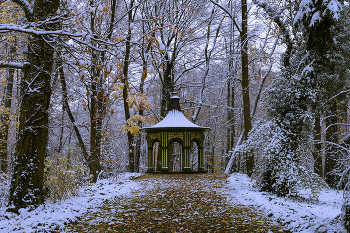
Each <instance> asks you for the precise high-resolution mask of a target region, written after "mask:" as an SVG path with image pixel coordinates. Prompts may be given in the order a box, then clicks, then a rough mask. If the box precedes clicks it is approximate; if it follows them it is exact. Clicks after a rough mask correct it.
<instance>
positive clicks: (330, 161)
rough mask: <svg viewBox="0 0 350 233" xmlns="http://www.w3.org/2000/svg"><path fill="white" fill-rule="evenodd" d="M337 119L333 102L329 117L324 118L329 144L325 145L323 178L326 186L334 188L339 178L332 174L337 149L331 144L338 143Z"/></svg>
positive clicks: (335, 162)
mask: <svg viewBox="0 0 350 233" xmlns="http://www.w3.org/2000/svg"><path fill="white" fill-rule="evenodd" d="M337 121H338V119H337V102H336V101H335V100H334V101H333V103H332V106H331V109H330V115H329V116H328V117H327V118H326V127H327V131H326V141H327V142H330V143H328V144H326V157H325V168H324V173H325V178H326V182H327V184H328V185H329V186H330V187H332V188H336V186H337V184H338V181H339V177H338V176H337V175H336V174H334V170H335V168H336V165H337V159H338V156H337V148H336V147H335V146H334V145H333V144H331V143H338V136H339V135H338V127H337V125H334V124H336V123H337Z"/></svg>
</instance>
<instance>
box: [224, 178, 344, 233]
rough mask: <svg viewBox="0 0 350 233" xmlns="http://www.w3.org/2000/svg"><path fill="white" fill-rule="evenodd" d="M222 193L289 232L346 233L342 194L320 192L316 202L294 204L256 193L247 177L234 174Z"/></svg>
mask: <svg viewBox="0 0 350 233" xmlns="http://www.w3.org/2000/svg"><path fill="white" fill-rule="evenodd" d="M222 192H223V193H225V194H227V195H228V196H229V201H230V202H232V203H233V204H237V201H238V202H239V203H241V204H243V205H246V206H251V205H253V206H254V207H256V208H257V209H259V210H261V211H262V212H263V213H266V215H267V216H268V217H271V218H273V219H274V220H276V221H277V222H280V223H281V224H282V225H284V226H285V228H286V229H288V230H290V231H292V232H304V233H308V232H310V233H311V232H312V233H313V232H337V233H346V230H345V228H344V227H343V226H342V225H341V222H340V214H341V205H342V202H343V191H339V190H332V189H330V190H322V191H321V193H320V195H319V197H318V200H309V201H301V200H294V199H291V198H283V197H277V196H275V195H272V194H269V193H266V192H259V191H258V190H257V189H256V188H254V187H253V183H252V182H251V181H250V178H249V177H248V176H247V175H246V174H237V173H235V174H232V175H231V176H230V177H229V178H228V185H227V188H226V189H224V190H223V191H222ZM305 192H307V190H306V191H305ZM306 194H307V193H306Z"/></svg>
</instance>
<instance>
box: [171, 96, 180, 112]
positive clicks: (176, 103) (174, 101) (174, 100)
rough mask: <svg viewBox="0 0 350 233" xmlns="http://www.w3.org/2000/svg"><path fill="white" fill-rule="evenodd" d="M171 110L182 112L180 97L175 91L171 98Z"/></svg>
mask: <svg viewBox="0 0 350 233" xmlns="http://www.w3.org/2000/svg"><path fill="white" fill-rule="evenodd" d="M171 110H178V111H180V112H181V107H180V97H179V96H178V95H177V92H173V93H172V96H171V98H170V108H169V111H171Z"/></svg>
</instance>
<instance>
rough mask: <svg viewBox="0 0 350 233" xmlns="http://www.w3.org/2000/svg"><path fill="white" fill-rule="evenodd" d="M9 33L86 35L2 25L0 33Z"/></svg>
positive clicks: (10, 24) (25, 26)
mask: <svg viewBox="0 0 350 233" xmlns="http://www.w3.org/2000/svg"><path fill="white" fill-rule="evenodd" d="M9 31H15V32H23V33H27V34H32V35H38V36H44V35H63V36H72V37H82V36H84V35H85V34H84V33H69V32H66V31H64V30H54V31H47V30H42V29H39V28H36V27H29V26H28V25H24V26H22V25H17V24H13V23H7V24H0V33H5V32H9Z"/></svg>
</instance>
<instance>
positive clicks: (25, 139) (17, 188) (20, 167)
mask: <svg viewBox="0 0 350 233" xmlns="http://www.w3.org/2000/svg"><path fill="white" fill-rule="evenodd" d="M58 7H59V0H52V1H50V2H47V1H44V0H37V1H35V2H34V3H33V9H34V10H33V12H34V13H33V14H34V16H35V18H37V19H39V20H45V19H46V18H47V17H48V16H49V15H54V14H56V11H57V9H58ZM54 26H55V25H51V26H50V27H51V29H54ZM33 37H34V38H33V40H32V42H31V43H30V44H29V47H28V60H29V63H30V65H31V66H30V68H26V69H25V75H24V78H23V80H22V82H21V107H20V116H19V129H18V136H19V137H18V140H17V143H16V150H15V153H14V167H13V173H12V179H11V186H10V197H9V205H14V211H17V210H18V209H19V208H23V207H26V206H30V205H38V204H42V203H44V193H43V181H44V161H45V156H46V144H47V139H48V119H49V112H48V110H49V105H50V97H51V86H50V82H51V72H52V64H53V54H54V51H53V49H52V47H51V46H50V45H48V44H47V43H46V41H45V40H44V39H43V38H42V37H40V36H33Z"/></svg>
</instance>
